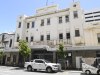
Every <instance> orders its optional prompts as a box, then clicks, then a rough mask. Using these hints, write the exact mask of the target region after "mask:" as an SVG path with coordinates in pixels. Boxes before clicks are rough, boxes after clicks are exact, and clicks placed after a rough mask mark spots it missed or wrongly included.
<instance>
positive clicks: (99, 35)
mask: <svg viewBox="0 0 100 75" xmlns="http://www.w3.org/2000/svg"><path fill="white" fill-rule="evenodd" d="M97 39H98V43H100V33H98V34H97Z"/></svg>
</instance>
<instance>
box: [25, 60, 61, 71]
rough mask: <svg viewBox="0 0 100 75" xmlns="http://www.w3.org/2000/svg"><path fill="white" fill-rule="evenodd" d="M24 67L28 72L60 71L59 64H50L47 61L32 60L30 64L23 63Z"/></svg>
mask: <svg viewBox="0 0 100 75" xmlns="http://www.w3.org/2000/svg"><path fill="white" fill-rule="evenodd" d="M24 67H25V68H27V70H28V71H32V70H33V71H37V70H45V71H47V72H52V71H55V72H57V71H59V70H61V65H60V64H56V63H50V62H49V61H47V60H44V59H34V60H32V61H30V62H25V65H24Z"/></svg>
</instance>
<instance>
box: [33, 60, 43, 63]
mask: <svg viewBox="0 0 100 75" xmlns="http://www.w3.org/2000/svg"><path fill="white" fill-rule="evenodd" d="M35 63H44V62H43V61H42V60H35Z"/></svg>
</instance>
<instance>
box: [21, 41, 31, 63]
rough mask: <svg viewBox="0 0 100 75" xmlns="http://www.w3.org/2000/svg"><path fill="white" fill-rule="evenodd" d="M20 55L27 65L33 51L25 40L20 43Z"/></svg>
mask: <svg viewBox="0 0 100 75" xmlns="http://www.w3.org/2000/svg"><path fill="white" fill-rule="evenodd" d="M19 53H20V54H21V55H22V57H23V63H25V60H26V58H27V57H28V56H29V55H30V53H31V49H30V48H29V46H28V45H27V42H26V41H25V40H20V41H19Z"/></svg>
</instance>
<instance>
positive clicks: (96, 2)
mask: <svg viewBox="0 0 100 75" xmlns="http://www.w3.org/2000/svg"><path fill="white" fill-rule="evenodd" d="M75 1H80V4H81V7H82V8H83V9H84V10H93V9H96V8H98V9H100V0H75ZM72 2H73V0H48V5H51V4H58V5H59V7H60V8H61V9H62V8H68V7H69V6H70V4H71V3H72ZM45 5H46V0H1V1H0V33H3V32H14V31H15V30H16V20H17V17H18V16H19V15H23V14H26V15H28V16H30V15H34V14H35V10H36V9H38V8H41V7H44V6H45Z"/></svg>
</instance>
